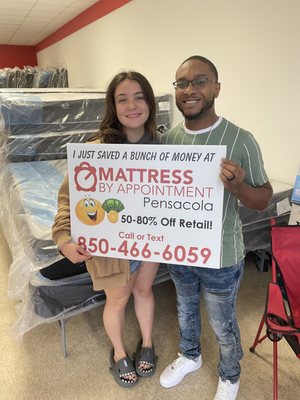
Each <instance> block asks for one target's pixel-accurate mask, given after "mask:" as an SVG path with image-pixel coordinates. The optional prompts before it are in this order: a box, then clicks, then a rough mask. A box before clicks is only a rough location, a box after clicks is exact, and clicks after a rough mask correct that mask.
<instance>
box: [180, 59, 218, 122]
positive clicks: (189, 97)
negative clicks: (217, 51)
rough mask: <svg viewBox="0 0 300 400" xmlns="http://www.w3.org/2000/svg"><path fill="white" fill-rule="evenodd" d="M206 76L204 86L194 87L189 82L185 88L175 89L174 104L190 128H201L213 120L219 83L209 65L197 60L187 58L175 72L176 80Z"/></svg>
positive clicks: (189, 79)
mask: <svg viewBox="0 0 300 400" xmlns="http://www.w3.org/2000/svg"><path fill="white" fill-rule="evenodd" d="M197 78H207V79H208V81H207V83H206V85H204V87H201V88H199V87H194V86H193V85H192V84H191V83H189V85H188V87H187V88H186V89H178V90H176V91H175V96H176V105H177V107H178V109H179V111H181V112H182V114H183V115H184V117H185V121H186V126H187V128H190V129H202V128H205V127H206V126H205V125H207V126H209V125H210V124H212V123H214V122H215V118H216V114H215V110H214V101H215V98H217V97H218V95H219V92H220V84H219V83H218V82H216V77H215V76H214V74H213V71H212V70H211V69H210V67H209V65H208V64H206V63H204V62H202V61H199V60H189V61H187V62H185V63H184V64H182V65H181V66H180V67H179V68H178V70H177V73H176V81H180V80H188V81H191V80H193V79H197Z"/></svg>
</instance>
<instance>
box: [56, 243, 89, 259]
mask: <svg viewBox="0 0 300 400" xmlns="http://www.w3.org/2000/svg"><path fill="white" fill-rule="evenodd" d="M59 250H60V252H61V253H62V254H63V255H64V256H65V257H66V258H68V259H69V260H70V261H71V262H72V263H74V264H77V263H79V262H82V261H86V260H89V259H90V258H91V257H92V256H91V255H90V253H88V252H87V251H86V250H84V248H83V247H82V246H81V245H79V244H77V243H73V242H67V243H64V244H63V245H61V246H60V248H59Z"/></svg>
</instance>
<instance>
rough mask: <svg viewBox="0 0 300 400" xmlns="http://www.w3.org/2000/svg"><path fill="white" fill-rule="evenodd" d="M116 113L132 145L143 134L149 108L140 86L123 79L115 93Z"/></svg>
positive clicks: (132, 81) (135, 82)
mask: <svg viewBox="0 0 300 400" xmlns="http://www.w3.org/2000/svg"><path fill="white" fill-rule="evenodd" d="M115 104H116V112H117V116H118V119H119V121H120V123H121V124H122V126H123V130H124V133H125V134H126V136H127V139H128V140H129V141H130V142H132V143H134V142H137V141H138V140H139V139H140V138H141V137H142V136H143V134H144V130H145V122H146V121H147V119H148V117H149V107H148V104H147V102H146V100H145V98H144V93H143V91H142V88H141V86H140V84H139V83H138V82H137V81H134V80H131V79H125V80H124V81H122V82H121V83H120V84H119V85H118V86H117V88H116V91H115Z"/></svg>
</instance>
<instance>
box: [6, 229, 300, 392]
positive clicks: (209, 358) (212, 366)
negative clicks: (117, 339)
mask: <svg viewBox="0 0 300 400" xmlns="http://www.w3.org/2000/svg"><path fill="white" fill-rule="evenodd" d="M10 263H11V256H10V253H9V250H8V248H7V245H6V242H5V239H4V238H3V236H2V232H1V231H0V301H1V302H0V313H1V314H0V315H1V322H0V333H1V336H0V338H1V339H0V351H1V360H0V398H1V400H2V399H3V400H12V399H13V400H71V399H72V400H94V399H95V400H96V399H97V400H102V399H103V400H116V399H118V400H123V399H124V400H125V399H128V398H135V399H137V400H139V399H141V400H142V399H144V400H152V399H161V400H171V399H172V400H173V399H176V400H186V399H189V400H200V399H201V400H210V399H213V397H214V393H215V389H216V384H217V380H218V377H217V363H218V348H217V346H216V342H215V339H214V336H213V333H212V331H211V329H210V327H209V325H208V322H207V319H206V316H205V310H204V309H203V308H202V312H203V334H202V347H203V360H204V362H203V366H202V368H201V369H200V370H199V371H197V372H195V373H193V374H190V375H189V376H188V377H186V379H185V380H184V381H183V382H182V383H181V384H180V385H178V386H177V387H175V388H172V389H164V388H162V387H161V386H160V385H159V382H158V377H159V373H160V372H161V371H162V370H163V369H164V367H165V366H166V365H167V364H168V363H169V362H170V361H171V360H172V359H174V358H175V357H176V353H177V351H178V349H177V344H178V324H177V317H176V301H175V292H174V288H173V285H172V283H171V281H167V282H164V283H161V284H159V285H157V286H155V287H154V291H155V296H156V304H157V305H156V317H155V329H154V342H155V347H156V351H157V354H158V356H159V360H158V366H157V374H155V376H153V377H152V378H148V379H141V380H140V382H139V384H138V386H136V387H135V388H134V389H123V388H120V387H119V386H117V385H116V384H115V382H114V380H113V377H112V376H111V374H110V373H109V371H108V355H109V349H110V344H109V341H108V339H107V337H106V335H105V332H104V330H103V325H102V307H99V308H96V309H93V310H91V311H88V312H86V313H83V314H80V315H77V316H75V317H73V318H71V319H70V320H69V321H68V322H67V326H66V328H67V345H68V353H69V355H68V357H67V358H66V359H64V358H63V356H62V351H61V342H60V331H59V328H58V325H57V324H56V323H52V324H43V325H40V326H37V327H36V328H34V329H32V330H30V331H29V332H27V333H26V334H25V335H24V338H23V341H22V342H20V343H19V342H17V341H16V340H15V339H14V338H13V337H12V335H11V333H10V327H11V325H12V324H13V322H14V321H15V319H16V310H15V305H14V303H13V301H11V300H9V299H7V295H6V290H7V279H8V272H9V265H10ZM268 280H269V273H268V272H265V273H263V274H260V273H259V272H258V271H257V270H256V267H255V266H254V264H253V262H252V261H251V260H250V259H249V260H248V261H247V263H246V269H245V277H244V280H243V282H242V287H241V289H240V293H239V302H238V316H239V322H240V328H241V334H242V341H243V345H244V352H245V357H244V359H243V360H242V377H241V388H240V392H239V397H238V398H239V399H240V400H253V399H255V400H267V399H272V345H271V342H269V341H265V342H264V343H263V344H261V345H260V346H259V347H258V348H257V352H256V354H252V353H250V352H249V347H250V346H251V344H252V342H253V339H254V337H255V334H256V331H257V328H258V324H259V321H260V318H261V314H262V311H263V308H264V303H265V293H266V286H267V282H268ZM138 338H139V331H138V328H137V323H136V319H135V316H134V312H133V304H132V302H130V304H129V305H128V310H127V319H126V343H127V349H128V352H129V353H131V352H132V351H134V349H135V346H136V343H137V341H138ZM299 392H300V360H298V359H297V358H296V357H295V356H294V354H293V352H292V350H291V349H290V348H289V347H288V345H287V344H286V343H285V341H284V340H282V341H281V342H280V343H279V399H281V400H296V399H298V398H299Z"/></svg>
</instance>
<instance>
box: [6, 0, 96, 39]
mask: <svg viewBox="0 0 300 400" xmlns="http://www.w3.org/2000/svg"><path fill="white" fill-rule="evenodd" d="M97 2H98V0H0V44H9V45H27V46H35V45H36V44H37V43H39V42H40V41H42V40H43V39H45V38H46V37H47V36H49V35H51V33H53V32H55V31H56V30H57V29H59V28H60V27H62V26H63V25H64V24H66V23H67V22H69V21H70V20H71V19H73V18H74V17H76V16H77V15H79V14H81V13H82V12H83V11H85V10H86V9H87V8H89V7H90V6H91V5H93V4H94V3H97Z"/></svg>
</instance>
